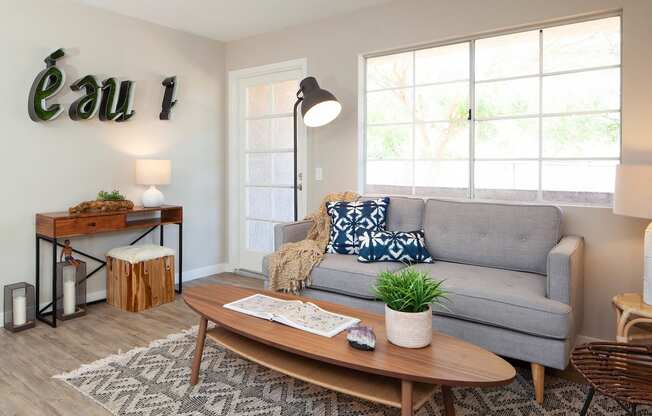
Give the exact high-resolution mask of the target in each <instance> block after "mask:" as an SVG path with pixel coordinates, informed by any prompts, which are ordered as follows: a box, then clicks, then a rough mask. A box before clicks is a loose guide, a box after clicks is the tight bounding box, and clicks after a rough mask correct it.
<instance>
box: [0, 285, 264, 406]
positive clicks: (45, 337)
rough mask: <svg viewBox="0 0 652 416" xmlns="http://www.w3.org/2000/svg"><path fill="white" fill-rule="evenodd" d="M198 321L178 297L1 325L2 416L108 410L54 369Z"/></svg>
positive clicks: (65, 368) (69, 366) (71, 366)
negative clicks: (140, 308) (13, 327)
mask: <svg viewBox="0 0 652 416" xmlns="http://www.w3.org/2000/svg"><path fill="white" fill-rule="evenodd" d="M219 282H222V283H229V284H234V285H238V286H246V287H253V288H262V286H263V283H262V281H261V280H258V279H253V278H248V277H240V276H237V275H234V274H227V273H224V274H221V275H217V276H213V277H207V278H203V279H197V280H194V281H192V282H188V283H187V284H185V285H184V287H190V286H196V285H201V284H211V283H219ZM196 324H197V315H196V314H195V313H194V312H192V311H191V310H190V309H189V308H188V307H187V306H186V305H185V304H184V303H183V300H182V299H181V297H180V296H177V299H176V300H175V302H172V303H168V304H166V305H163V306H160V307H158V308H154V309H150V310H148V311H145V312H141V313H131V312H123V311H121V310H119V309H116V308H114V307H112V306H110V305H107V304H106V303H98V304H95V305H89V307H88V314H87V315H86V316H84V317H82V318H78V319H74V320H70V321H66V322H61V321H59V323H58V327H57V328H56V329H53V328H50V327H49V326H47V325H46V324H44V323H39V324H37V326H36V328H32V329H29V330H27V331H24V332H19V333H16V334H12V333H9V332H7V331H5V330H3V329H0V415H2V416H15V415H20V416H23V415H25V416H27V415H29V416H38V415H47V416H53V415H65V416H77V415H79V416H94V415H102V416H106V415H110V413H109V412H107V411H106V410H104V409H102V408H101V407H100V406H98V405H96V404H94V403H93V402H91V401H90V400H88V399H87V398H85V397H83V396H82V395H81V394H79V393H78V392H76V391H75V390H73V389H72V388H70V387H68V386H67V385H66V384H64V383H63V382H61V381H60V380H55V379H52V376H53V375H55V374H61V373H64V372H67V371H71V370H74V369H76V368H78V367H80V366H81V365H82V364H87V363H90V362H93V361H95V360H98V359H100V358H104V357H106V356H108V355H111V354H115V353H117V352H119V351H122V352H125V351H128V350H130V349H132V348H136V347H144V346H147V345H148V344H149V343H150V342H151V341H154V340H156V339H160V338H165V337H166V336H167V335H169V334H172V333H175V332H180V331H182V330H184V329H188V328H189V327H191V326H193V325H196Z"/></svg>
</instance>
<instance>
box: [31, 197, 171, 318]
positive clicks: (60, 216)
mask: <svg viewBox="0 0 652 416" xmlns="http://www.w3.org/2000/svg"><path fill="white" fill-rule="evenodd" d="M156 213H160V216H158V217H155V218H138V217H140V216H143V215H147V214H156ZM167 224H176V225H178V226H179V250H178V258H179V269H178V270H179V275H178V289H177V293H181V291H182V287H181V284H182V264H183V263H182V262H183V207H181V206H173V205H163V206H160V207H156V208H143V207H134V209H132V210H129V211H117V212H94V213H88V214H75V215H71V214H69V213H67V212H50V213H43V214H36V288H35V289H36V302H35V303H36V318H37V319H38V320H40V321H43V322H45V323H47V324H48V325H50V326H52V327H54V328H56V327H57V316H56V313H55V307H56V299H55V298H54V297H55V296H56V293H57V247H58V246H59V247H63V244H61V243H60V242H59V241H60V240H62V239H71V238H74V237H88V236H91V235H95V234H100V233H109V232H116V231H131V230H139V229H143V228H147V229H148V230H147V231H146V232H145V233H144V234H142V235H141V236H140V237H138V238H137V239H135V240H134V241H132V242H131V243H129V245H133V244H136V243H137V242H138V241H140V240H141V239H142V238H143V237H145V236H146V235H148V234H149V233H151V232H152V231H154V230H155V229H157V228H160V244H161V245H163V239H164V233H163V227H164V226H165V225H167ZM41 240H45V241H48V242H50V243H51V245H52V301H51V302H50V303H48V304H47V305H46V306H45V307H43V308H41V307H40V287H41V273H40V272H41V264H40V263H41V257H40V254H41ZM73 252H75V253H77V254H79V255H82V256H84V257H87V258H89V259H92V260H94V261H96V262H98V263H100V266H98V267H97V268H95V269H94V270H93V271H91V272H90V273H89V274H88V275H87V276H86V279H89V278H90V277H91V276H93V275H94V274H95V273H97V272H98V271H100V270H101V269H102V268H103V267H104V266H106V261H105V260H104V259H100V258H97V257H95V256H93V255H91V254H87V253H84V252H82V251H80V250H75V249H73ZM49 308H52V311H51V312H46V311H47V310H48V309H49ZM47 315H51V319H47V318H46V316H47Z"/></svg>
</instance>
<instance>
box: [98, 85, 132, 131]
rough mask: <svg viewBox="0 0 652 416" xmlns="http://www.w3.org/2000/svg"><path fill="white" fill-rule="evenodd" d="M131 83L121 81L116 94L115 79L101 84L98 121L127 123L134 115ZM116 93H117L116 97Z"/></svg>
mask: <svg viewBox="0 0 652 416" xmlns="http://www.w3.org/2000/svg"><path fill="white" fill-rule="evenodd" d="M133 87H134V83H133V82H132V81H122V82H121V83H120V91H119V93H118V91H117V90H118V83H117V81H116V80H115V78H107V79H105V80H104V82H103V83H102V104H101V105H100V120H102V121H107V120H111V121H127V120H129V119H130V118H131V117H132V116H133V115H134V114H135V111H133V110H132V107H133V104H134V102H133V94H132V92H133ZM116 93H118V94H117V95H118V96H117V97H116Z"/></svg>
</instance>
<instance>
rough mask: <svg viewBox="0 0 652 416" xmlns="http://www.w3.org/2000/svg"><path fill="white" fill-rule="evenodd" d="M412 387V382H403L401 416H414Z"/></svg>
mask: <svg viewBox="0 0 652 416" xmlns="http://www.w3.org/2000/svg"><path fill="white" fill-rule="evenodd" d="M412 387H413V385H412V382H411V381H409V380H401V416H412V415H413V407H414V404H413V403H412Z"/></svg>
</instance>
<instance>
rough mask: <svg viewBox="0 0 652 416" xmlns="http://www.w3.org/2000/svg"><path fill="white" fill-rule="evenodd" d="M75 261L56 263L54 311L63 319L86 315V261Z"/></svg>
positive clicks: (58, 317)
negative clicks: (75, 264)
mask: <svg viewBox="0 0 652 416" xmlns="http://www.w3.org/2000/svg"><path fill="white" fill-rule="evenodd" d="M76 261H77V263H78V265H77V267H75V266H73V265H71V264H69V263H67V262H59V263H57V296H56V299H57V305H56V313H57V319H61V320H64V321H65V320H67V319H73V318H78V317H80V316H84V315H86V263H84V262H83V261H79V260H76Z"/></svg>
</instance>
